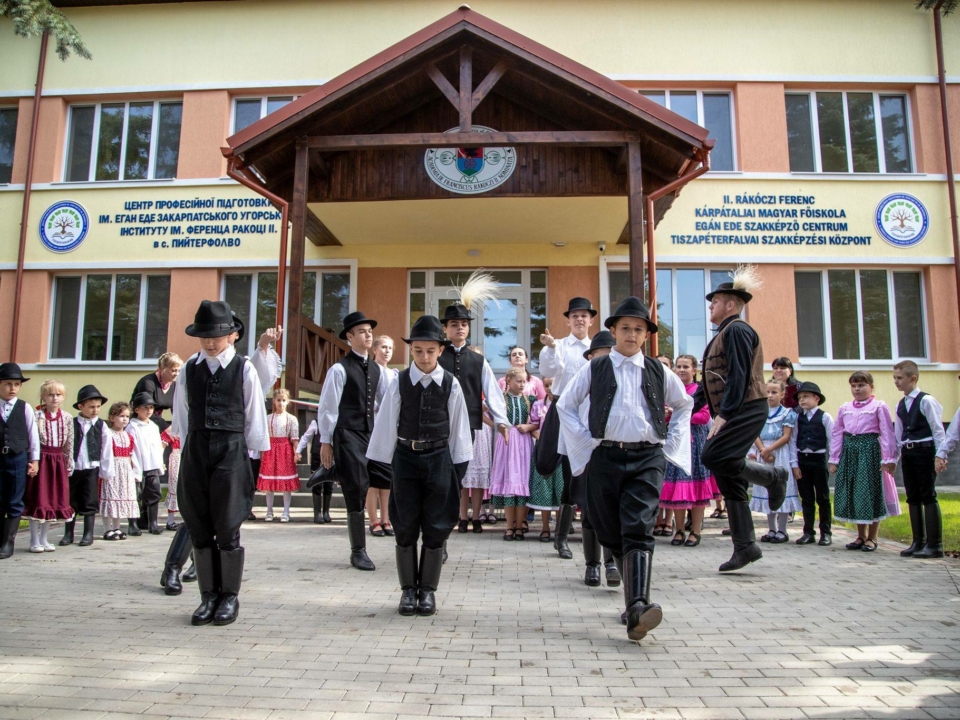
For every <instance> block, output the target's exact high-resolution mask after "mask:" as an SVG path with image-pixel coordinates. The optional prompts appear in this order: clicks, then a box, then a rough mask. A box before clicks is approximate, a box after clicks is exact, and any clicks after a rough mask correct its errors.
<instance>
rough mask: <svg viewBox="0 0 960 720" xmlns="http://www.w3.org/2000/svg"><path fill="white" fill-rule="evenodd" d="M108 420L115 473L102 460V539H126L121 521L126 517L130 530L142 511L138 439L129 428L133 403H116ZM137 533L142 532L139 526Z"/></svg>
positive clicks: (108, 441)
mask: <svg viewBox="0 0 960 720" xmlns="http://www.w3.org/2000/svg"><path fill="white" fill-rule="evenodd" d="M108 419H109V421H110V429H109V430H108V431H107V433H106V436H105V437H104V442H106V443H107V444H108V445H109V446H110V454H111V456H112V457H113V462H112V463H111V466H112V472H111V471H110V470H109V469H108V468H106V467H105V463H103V462H101V465H100V516H101V517H102V518H103V525H104V529H105V531H106V532H104V534H103V539H104V540H126V539H127V536H126V534H125V533H123V532H122V531H121V530H120V520H121V519H122V518H127V519H128V521H129V522H130V528H131V529H132V528H134V527H135V525H136V523H135V520H136V515H137V513H138V512H139V506H138V504H137V483H139V482H140V477H141V474H140V463H139V461H138V460H137V455H136V453H134V445H135V442H136V441H135V440H134V437H133V435H131V434H130V433H128V432H127V431H126V428H127V425H128V424H129V423H130V405H128V404H127V403H125V402H115V403H114V404H113V405H111V406H110V413H109V415H108ZM137 534H140V531H139V529H138V530H137Z"/></svg>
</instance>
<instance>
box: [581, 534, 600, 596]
mask: <svg viewBox="0 0 960 720" xmlns="http://www.w3.org/2000/svg"><path fill="white" fill-rule="evenodd" d="M602 552H603V548H602V547H601V546H600V540H599V539H598V538H597V533H596V532H595V531H594V530H592V529H591V528H588V527H585V528H583V560H584V562H585V563H586V566H587V567H586V570H585V571H584V573H583V584H584V585H586V586H587V587H598V586H599V585H600V558H601V557H602Z"/></svg>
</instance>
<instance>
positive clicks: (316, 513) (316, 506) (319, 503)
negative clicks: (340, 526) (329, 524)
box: [311, 493, 325, 525]
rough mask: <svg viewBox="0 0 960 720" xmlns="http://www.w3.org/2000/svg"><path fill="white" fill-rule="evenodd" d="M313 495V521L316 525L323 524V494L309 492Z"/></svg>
mask: <svg viewBox="0 0 960 720" xmlns="http://www.w3.org/2000/svg"><path fill="white" fill-rule="evenodd" d="M311 495H313V522H314V523H316V524H317V525H323V524H324V522H325V520H324V519H323V495H321V494H320V493H311Z"/></svg>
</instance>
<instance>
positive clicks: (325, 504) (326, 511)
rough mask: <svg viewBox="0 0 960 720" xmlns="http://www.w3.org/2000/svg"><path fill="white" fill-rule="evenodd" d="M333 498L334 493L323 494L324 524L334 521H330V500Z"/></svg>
mask: <svg viewBox="0 0 960 720" xmlns="http://www.w3.org/2000/svg"><path fill="white" fill-rule="evenodd" d="M331 497H333V492H332V491H331V492H325V493H324V494H323V522H325V523H330V522H333V520H331V519H330V498H331Z"/></svg>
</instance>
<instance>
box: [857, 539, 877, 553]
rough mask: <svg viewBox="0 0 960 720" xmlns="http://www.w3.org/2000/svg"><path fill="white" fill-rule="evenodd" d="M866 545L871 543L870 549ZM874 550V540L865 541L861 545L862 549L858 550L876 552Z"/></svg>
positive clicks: (875, 543) (875, 544) (875, 545)
mask: <svg viewBox="0 0 960 720" xmlns="http://www.w3.org/2000/svg"><path fill="white" fill-rule="evenodd" d="M867 543H873V547H870V546H869V545H867ZM876 549H877V541H876V540H867V541H865V542H864V543H863V547H862V548H860V550H861V551H862V552H873V551H874V550H876Z"/></svg>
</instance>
